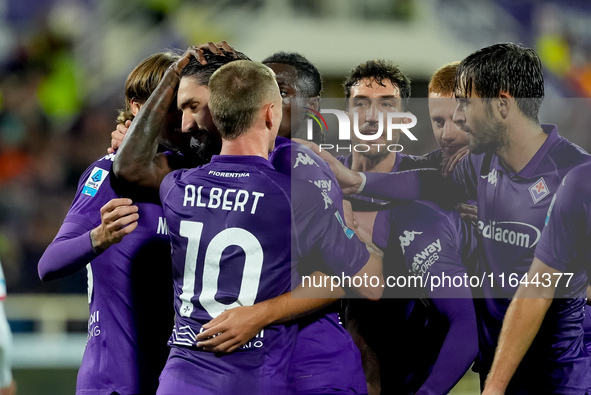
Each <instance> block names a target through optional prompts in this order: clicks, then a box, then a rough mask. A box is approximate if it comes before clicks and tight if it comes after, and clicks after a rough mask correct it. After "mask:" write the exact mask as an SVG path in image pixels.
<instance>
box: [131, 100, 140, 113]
mask: <svg viewBox="0 0 591 395" xmlns="http://www.w3.org/2000/svg"><path fill="white" fill-rule="evenodd" d="M129 105H130V106H131V113H132V114H133V116H134V117H135V116H136V115H137V113H138V112H140V108H142V104H141V103H140V102H138V101H137V100H136V99H131V101H130V102H129Z"/></svg>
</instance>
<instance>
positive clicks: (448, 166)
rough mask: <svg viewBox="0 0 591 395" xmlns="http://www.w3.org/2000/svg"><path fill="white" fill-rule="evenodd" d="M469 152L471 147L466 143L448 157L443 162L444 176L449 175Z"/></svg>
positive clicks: (442, 170) (442, 172)
mask: <svg viewBox="0 0 591 395" xmlns="http://www.w3.org/2000/svg"><path fill="white" fill-rule="evenodd" d="M469 153H470V148H468V146H467V145H466V146H464V147H462V148H460V149H459V150H457V151H456V152H455V153H454V154H453V155H452V156H450V157H449V158H447V159H446V160H445V161H444V163H443V168H442V169H441V174H442V175H443V177H449V175H450V174H451V172H452V171H453V170H454V169H455V168H456V165H457V164H458V162H459V161H460V160H462V159H463V158H464V157H465V156H466V155H468V154H469Z"/></svg>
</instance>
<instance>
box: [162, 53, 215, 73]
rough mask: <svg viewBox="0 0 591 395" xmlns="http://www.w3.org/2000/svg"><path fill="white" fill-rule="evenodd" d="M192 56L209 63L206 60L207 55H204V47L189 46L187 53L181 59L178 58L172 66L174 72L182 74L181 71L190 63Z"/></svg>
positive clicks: (201, 61) (200, 61)
mask: <svg viewBox="0 0 591 395" xmlns="http://www.w3.org/2000/svg"><path fill="white" fill-rule="evenodd" d="M192 57H193V58H195V59H197V61H198V62H199V63H201V64H207V61H206V60H205V57H204V56H203V49H201V48H199V47H197V46H190V47H189V48H187V50H186V51H185V53H183V54H182V55H181V57H180V58H179V60H177V61H176V62H174V63H173V64H172V65H171V66H170V68H171V69H173V70H174V72H175V73H176V74H177V75H179V76H180V75H181V72H182V71H183V69H184V68H185V66H186V65H187V64H189V61H190V60H191V58H192Z"/></svg>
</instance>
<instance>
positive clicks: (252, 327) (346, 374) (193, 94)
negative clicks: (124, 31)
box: [179, 48, 366, 394]
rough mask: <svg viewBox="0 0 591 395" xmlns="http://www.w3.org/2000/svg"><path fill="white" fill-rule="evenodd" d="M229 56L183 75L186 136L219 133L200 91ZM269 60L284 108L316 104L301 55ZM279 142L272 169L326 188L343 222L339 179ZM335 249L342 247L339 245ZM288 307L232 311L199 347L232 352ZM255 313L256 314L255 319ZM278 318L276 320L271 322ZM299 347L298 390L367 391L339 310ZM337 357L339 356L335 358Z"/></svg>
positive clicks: (308, 331)
mask: <svg viewBox="0 0 591 395" xmlns="http://www.w3.org/2000/svg"><path fill="white" fill-rule="evenodd" d="M213 49H214V50H215V49H216V48H213ZM227 55H228V54H226V55H224V56H222V54H218V55H214V54H210V53H206V54H205V58H206V59H207V63H206V64H204V65H203V64H200V63H199V62H198V61H197V60H196V59H191V60H190V61H189V63H188V64H187V66H185V67H184V68H183V71H182V73H181V76H182V77H181V86H180V88H179V106H180V107H181V108H182V109H183V111H184V117H183V129H184V130H185V131H187V132H190V131H193V130H207V132H205V133H208V135H207V137H208V138H209V141H211V140H214V139H215V134H217V130H216V129H215V125H211V122H210V121H209V120H210V119H211V117H210V114H209V110H208V107H207V103H208V99H209V97H208V90H207V89H203V88H200V87H201V86H205V87H207V82H208V80H209V77H210V75H211V74H212V73H213V72H214V71H215V70H216V69H217V68H219V67H220V66H221V65H222V64H225V63H228V62H230V61H233V60H235V59H233V58H232V57H231V56H227ZM266 61H268V62H269V66H270V67H271V68H275V69H277V71H278V73H279V75H277V76H276V80H277V82H278V84H279V87H280V91H281V94H282V97H283V100H282V101H283V112H284V113H286V108H287V110H288V111H287V112H288V113H289V110H291V105H292V103H293V102H294V101H295V100H298V101H300V100H301V101H308V102H309V103H308V105H313V106H317V103H318V98H319V95H320V91H321V90H322V82H321V78H320V75H319V73H318V71H317V70H316V68H315V67H314V66H313V65H312V64H311V63H309V62H308V61H307V60H306V59H305V58H303V57H302V56H301V55H298V54H289V53H278V54H275V55H272V56H271V57H269V58H267V59H266ZM290 118H291V117H287V123H286V119H282V123H281V125H280V128H279V130H280V132H282V133H285V130H286V129H287V130H289V128H290V127H291V126H292V125H290V123H291V122H289V121H290ZM294 119H299V118H294ZM294 128H295V129H297V123H295V124H294ZM210 132H214V133H210ZM198 138H199V137H198ZM275 144H276V148H275V150H274V151H273V152H272V153H271V156H270V160H271V163H272V164H273V166H274V167H275V168H276V169H278V170H279V171H281V172H284V174H289V175H291V176H292V177H293V178H294V179H300V180H305V181H310V182H312V183H314V184H315V185H316V186H318V187H319V188H320V189H321V190H323V192H324V193H326V195H327V196H328V197H329V198H330V200H332V201H333V202H334V203H333V204H334V206H335V207H336V209H337V211H338V215H339V217H340V221H341V222H342V221H343V217H344V216H345V214H343V209H342V206H341V203H340V202H341V201H342V193H341V191H340V189H339V188H338V187H336V180H334V177H333V175H332V172H331V171H330V169H329V168H328V166H327V165H326V164H325V163H324V162H323V161H322V160H320V159H319V158H318V157H317V156H316V155H315V154H314V153H312V152H311V151H310V150H309V149H307V148H305V147H304V146H302V145H300V144H292V143H291V141H290V140H288V139H285V138H283V137H277V139H276V141H275ZM314 158H316V159H315V160H314ZM304 159H306V160H304ZM350 236H351V235H350ZM335 248H338V247H336V246H335ZM340 296H342V295H340ZM340 296H339V297H340ZM335 297H337V296H335ZM287 301H289V303H290V304H292V305H293V304H294V300H289V299H287ZM268 306H273V308H269V307H268ZM286 307H287V306H282V305H281V304H277V303H273V304H265V303H258V304H256V305H255V306H253V307H239V308H235V309H230V310H228V311H226V312H224V313H222V314H221V315H219V316H218V317H216V318H215V319H214V320H212V322H210V323H208V324H207V325H205V326H204V328H205V327H207V328H208V329H207V330H206V331H204V332H202V333H201V334H199V335H198V340H201V339H207V338H208V337H209V336H210V333H211V334H216V333H218V332H224V334H223V335H221V336H216V337H214V338H212V339H208V340H204V341H201V342H200V343H199V346H203V347H204V349H206V350H208V351H216V352H220V351H224V352H227V351H232V350H234V349H236V348H237V347H238V346H240V345H241V344H243V343H244V342H245V341H247V340H250V338H251V337H252V336H254V335H255V334H256V333H258V332H259V331H260V329H261V328H262V327H264V326H265V325H267V324H270V323H272V322H273V321H274V320H276V319H280V318H281V317H282V316H286V315H288V314H286V312H287V311H289V310H288V309H287V308H286ZM255 308H256V310H255ZM243 310H244V311H246V312H247V314H248V325H244V324H245V320H244V318H243V315H242V314H240V313H241V312H242V311H243ZM269 311H273V314H269ZM255 312H257V314H256V315H255ZM259 312H262V314H260V313H259ZM278 313H279V314H278ZM289 315H291V314H289ZM275 316H276V317H277V318H272V317H275ZM255 317H261V321H258V324H255V323H256V322H257V321H256V320H255V319H254V318H255ZM257 328H258V329H257ZM232 333H234V335H232ZM321 338H322V339H324V341H322V342H321V343H322V347H318V346H317V344H318V342H319V339H321ZM296 347H297V349H298V353H297V354H296V356H295V357H294V360H293V361H292V364H293V368H292V370H291V374H292V377H293V379H294V380H295V382H296V390H297V391H298V392H304V393H311V392H313V391H316V392H322V393H328V392H331V391H338V392H340V393H342V391H354V392H355V393H358V394H360V393H365V392H366V385H365V380H364V378H363V372H362V368H361V363H360V357H359V352H358V350H357V349H356V347H355V346H354V344H353V342H352V339H351V337H350V336H349V334H348V333H347V332H346V331H345V330H344V329H343V327H342V324H341V323H340V319H339V317H338V315H337V313H336V312H334V311H332V312H331V311H330V310H329V311H327V310H322V311H320V312H317V313H315V314H314V315H313V316H310V317H306V318H305V319H303V320H300V331H299V332H298V340H297V344H296ZM337 354H338V358H335V355H337Z"/></svg>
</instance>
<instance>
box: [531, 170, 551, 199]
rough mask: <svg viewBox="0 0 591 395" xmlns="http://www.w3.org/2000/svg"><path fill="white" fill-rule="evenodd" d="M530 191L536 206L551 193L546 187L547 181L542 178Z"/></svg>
mask: <svg viewBox="0 0 591 395" xmlns="http://www.w3.org/2000/svg"><path fill="white" fill-rule="evenodd" d="M528 189H529V193H530V195H531V198H532V200H533V201H534V204H536V203H538V202H539V201H540V200H542V199H543V198H545V197H546V196H548V194H549V193H550V191H549V190H548V186H547V185H546V181H544V177H542V178H540V179H539V180H538V181H536V183H535V184H533V185H532V186H530V187H529V188H528Z"/></svg>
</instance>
